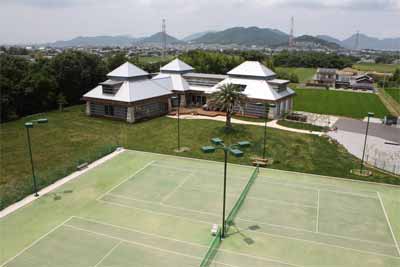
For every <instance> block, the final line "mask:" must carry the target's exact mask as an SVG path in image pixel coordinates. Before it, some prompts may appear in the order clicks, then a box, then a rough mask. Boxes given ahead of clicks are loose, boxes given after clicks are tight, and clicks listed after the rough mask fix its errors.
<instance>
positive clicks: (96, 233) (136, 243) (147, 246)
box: [64, 224, 202, 260]
mask: <svg viewBox="0 0 400 267" xmlns="http://www.w3.org/2000/svg"><path fill="white" fill-rule="evenodd" d="M64 227H70V228H72V229H75V230H78V231H83V232H87V233H91V234H94V235H98V236H103V237H107V238H110V239H115V240H119V241H122V242H124V243H129V244H133V245H137V246H142V247H145V248H150V249H154V250H159V251H163V252H167V253H171V254H175V255H179V256H184V257H188V258H192V259H197V260H201V259H202V258H201V257H196V256H192V255H187V254H183V253H180V252H176V251H172V250H168V249H163V248H158V247H154V246H151V245H146V244H143V243H140V242H136V241H132V240H128V239H123V238H120V237H116V236H112V235H107V234H103V233H99V232H96V231H92V230H87V229H84V228H80V227H76V226H73V225H69V224H65V225H64Z"/></svg>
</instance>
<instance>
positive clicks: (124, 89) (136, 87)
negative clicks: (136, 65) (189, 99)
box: [83, 77, 172, 103]
mask: <svg viewBox="0 0 400 267" xmlns="http://www.w3.org/2000/svg"><path fill="white" fill-rule="evenodd" d="M170 88H172V81H171V79H170V78H169V77H166V78H159V79H151V80H150V79H142V80H134V81H129V80H126V81H123V82H122V84H121V86H120V88H119V89H118V91H117V92H116V93H115V94H114V95H113V94H104V93H103V88H102V86H101V85H98V86H97V87H95V88H94V89H92V90H90V91H89V92H87V93H86V94H85V95H84V96H83V97H87V98H95V99H103V100H113V101H119V102H127V103H131V102H136V101H141V100H146V99H149V98H153V97H161V96H167V95H171V94H172V92H171V91H170Z"/></svg>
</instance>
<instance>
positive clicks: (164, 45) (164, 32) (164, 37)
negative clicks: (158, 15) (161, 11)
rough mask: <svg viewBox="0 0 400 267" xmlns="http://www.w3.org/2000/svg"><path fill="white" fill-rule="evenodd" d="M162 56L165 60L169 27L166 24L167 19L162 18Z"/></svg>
mask: <svg viewBox="0 0 400 267" xmlns="http://www.w3.org/2000/svg"><path fill="white" fill-rule="evenodd" d="M161 33H162V57H163V59H164V60H165V56H166V50H167V27H166V24H165V19H163V20H162V29H161Z"/></svg>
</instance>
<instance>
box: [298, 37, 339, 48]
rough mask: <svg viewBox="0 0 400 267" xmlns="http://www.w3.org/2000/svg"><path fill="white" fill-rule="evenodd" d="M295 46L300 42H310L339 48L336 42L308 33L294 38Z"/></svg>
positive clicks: (325, 46) (315, 44)
mask: <svg viewBox="0 0 400 267" xmlns="http://www.w3.org/2000/svg"><path fill="white" fill-rule="evenodd" d="M294 41H295V43H296V46H299V45H300V44H310V45H312V46H316V47H323V48H329V49H340V48H341V46H340V45H339V44H337V43H336V42H331V41H327V40H324V39H321V38H318V37H314V36H310V35H302V36H299V37H296V38H294Z"/></svg>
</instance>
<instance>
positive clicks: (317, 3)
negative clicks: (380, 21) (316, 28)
mask: <svg viewBox="0 0 400 267" xmlns="http://www.w3.org/2000/svg"><path fill="white" fill-rule="evenodd" d="M256 1H257V2H258V3H259V4H264V5H270V6H290V7H299V8H305V9H339V10H346V11H352V12H357V11H400V0H325V1H321V0H270V1H263V0H256Z"/></svg>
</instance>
